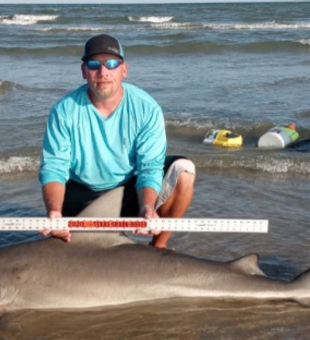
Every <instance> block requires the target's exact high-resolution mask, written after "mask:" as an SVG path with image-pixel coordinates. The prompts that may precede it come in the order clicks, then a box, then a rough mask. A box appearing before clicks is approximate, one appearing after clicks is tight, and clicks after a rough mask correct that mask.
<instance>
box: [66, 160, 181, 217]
mask: <svg viewBox="0 0 310 340" xmlns="http://www.w3.org/2000/svg"><path fill="white" fill-rule="evenodd" d="M181 158H185V157H183V156H167V157H166V160H165V165H164V174H166V172H167V171H168V169H169V167H170V165H171V164H172V163H173V162H174V161H176V160H178V159H181ZM136 180H137V178H136V177H135V176H134V177H132V178H131V179H130V180H129V181H128V182H127V183H126V184H124V194H123V200H122V209H121V217H137V216H138V215H139V210H140V208H139V203H138V196H137V192H136V189H135V184H136ZM107 191H108V190H102V191H94V190H91V189H89V188H88V187H86V186H84V185H83V184H80V183H78V182H76V181H73V180H69V181H68V182H67V184H66V193H65V199H64V204H63V209H62V215H63V216H64V217H74V216H77V215H78V214H79V213H80V212H81V211H82V210H84V209H85V208H86V207H87V206H88V205H89V204H90V203H92V202H93V201H94V200H96V199H97V198H98V197H100V196H101V195H103V194H105V193H106V192H107Z"/></svg>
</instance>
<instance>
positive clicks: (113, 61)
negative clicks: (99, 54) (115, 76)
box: [85, 59, 123, 71]
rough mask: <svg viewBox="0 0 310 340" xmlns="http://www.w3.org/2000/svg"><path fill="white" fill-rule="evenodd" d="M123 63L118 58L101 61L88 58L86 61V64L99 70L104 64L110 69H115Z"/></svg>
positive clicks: (91, 68)
mask: <svg viewBox="0 0 310 340" xmlns="http://www.w3.org/2000/svg"><path fill="white" fill-rule="evenodd" d="M122 63H123V61H122V60H118V59H107V60H105V61H101V60H98V59H88V60H86V61H85V64H86V66H87V67H88V68H89V69H90V70H93V71H95V70H99V69H100V67H101V65H103V66H104V67H105V68H107V69H108V70H115V69H116V68H118V67H119V65H120V64H122Z"/></svg>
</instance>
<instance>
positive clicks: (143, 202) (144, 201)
mask: <svg viewBox="0 0 310 340" xmlns="http://www.w3.org/2000/svg"><path fill="white" fill-rule="evenodd" d="M157 197H158V195H157V192H156V191H155V190H154V189H152V188H150V187H145V188H142V189H140V190H138V200H139V207H140V210H141V209H143V207H146V206H147V207H150V208H152V209H155V205H156V201H157Z"/></svg>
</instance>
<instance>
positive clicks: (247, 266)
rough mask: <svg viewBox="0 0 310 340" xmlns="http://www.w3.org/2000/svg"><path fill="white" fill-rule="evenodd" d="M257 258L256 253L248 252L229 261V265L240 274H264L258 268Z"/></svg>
mask: <svg viewBox="0 0 310 340" xmlns="http://www.w3.org/2000/svg"><path fill="white" fill-rule="evenodd" d="M258 260H259V257H258V255H257V254H250V255H246V256H244V257H241V258H240V259H238V260H235V261H232V262H230V266H231V268H232V269H233V270H235V271H238V272H240V273H242V274H248V275H260V276H266V274H265V273H264V272H263V271H262V270H261V269H260V268H259V263H258Z"/></svg>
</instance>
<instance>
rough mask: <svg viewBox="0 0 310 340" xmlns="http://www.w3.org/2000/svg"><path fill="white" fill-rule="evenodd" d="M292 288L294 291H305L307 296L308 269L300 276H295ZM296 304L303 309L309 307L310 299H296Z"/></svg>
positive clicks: (309, 272)
mask: <svg viewBox="0 0 310 340" xmlns="http://www.w3.org/2000/svg"><path fill="white" fill-rule="evenodd" d="M292 286H293V288H294V289H298V290H300V291H305V292H306V294H305V295H308V296H309V291H310V269H308V270H306V271H305V272H303V273H301V274H300V275H298V276H296V277H295V279H294V280H293V281H292ZM296 300H297V301H298V303H299V304H300V305H302V306H305V307H310V297H308V298H307V297H303V298H299V299H296Z"/></svg>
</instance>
